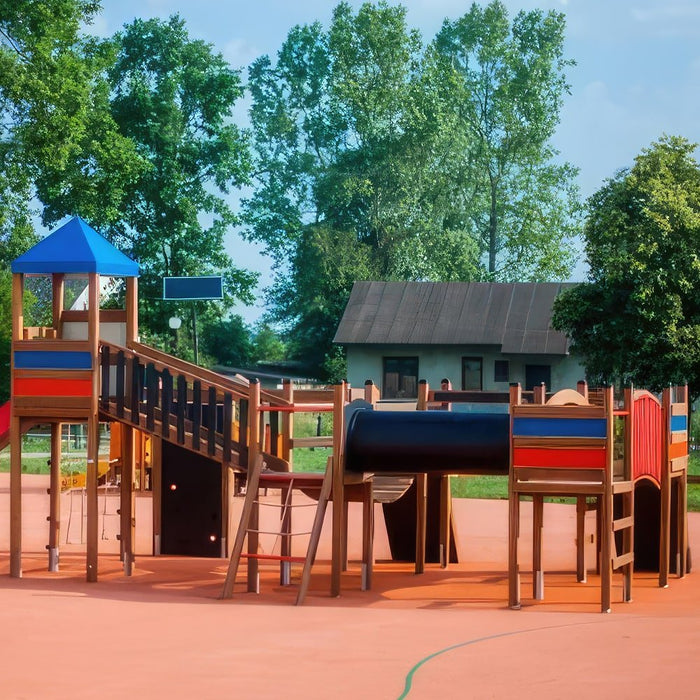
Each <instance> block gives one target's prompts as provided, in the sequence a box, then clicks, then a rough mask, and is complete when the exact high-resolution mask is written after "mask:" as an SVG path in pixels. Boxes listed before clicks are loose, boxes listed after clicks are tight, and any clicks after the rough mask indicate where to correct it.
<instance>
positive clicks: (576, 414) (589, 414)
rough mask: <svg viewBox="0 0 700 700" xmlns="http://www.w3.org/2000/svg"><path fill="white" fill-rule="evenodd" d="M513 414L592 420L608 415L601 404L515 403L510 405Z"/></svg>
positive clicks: (530, 416) (517, 416)
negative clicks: (553, 404) (551, 404)
mask: <svg viewBox="0 0 700 700" xmlns="http://www.w3.org/2000/svg"><path fill="white" fill-rule="evenodd" d="M510 411H511V415H512V416H514V417H516V418H519V417H523V418H552V417H556V418H575V419H586V420H589V419H590V420H592V419H595V418H602V419H603V420H605V416H606V415H607V414H606V412H605V410H604V409H603V408H602V407H601V406H547V405H542V406H539V405H532V404H524V405H514V406H511V407H510Z"/></svg>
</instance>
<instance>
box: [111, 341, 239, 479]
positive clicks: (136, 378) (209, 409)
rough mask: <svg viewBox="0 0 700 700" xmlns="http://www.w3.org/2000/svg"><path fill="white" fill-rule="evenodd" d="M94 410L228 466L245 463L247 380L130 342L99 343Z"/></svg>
mask: <svg viewBox="0 0 700 700" xmlns="http://www.w3.org/2000/svg"><path fill="white" fill-rule="evenodd" d="M100 362H101V370H102V372H101V391H100V410H101V411H102V412H103V413H105V414H107V415H109V416H110V417H112V418H116V419H117V420H120V421H123V422H127V423H131V424H132V425H134V426H137V427H139V428H141V429H143V430H146V431H148V432H150V433H152V434H154V435H158V436H160V437H162V438H164V439H166V440H168V441H170V442H173V443H176V444H178V445H182V446H183V447H186V448H188V449H191V450H193V451H195V452H198V453H200V454H204V455H206V456H208V457H211V458H212V459H216V460H218V461H221V462H226V463H230V464H231V465H233V466H240V467H245V466H247V456H248V449H247V432H248V431H247V427H248V426H247V423H248V384H247V381H246V380H244V379H242V378H241V379H239V378H229V377H224V376H222V375H219V374H216V373H215V372H211V371H209V370H206V369H204V368H201V367H198V366H197V365H193V364H191V363H189V362H185V361H183V360H179V359H178V358H175V357H172V356H170V355H167V354H166V353H162V352H160V351H157V350H154V349H153V348H150V347H148V346H146V345H141V344H140V343H134V344H132V346H131V347H130V348H123V347H119V346H117V345H113V344H110V343H105V342H102V343H101V344H100Z"/></svg>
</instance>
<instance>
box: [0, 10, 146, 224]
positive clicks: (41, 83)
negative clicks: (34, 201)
mask: <svg viewBox="0 0 700 700" xmlns="http://www.w3.org/2000/svg"><path fill="white" fill-rule="evenodd" d="M99 9H100V4H99V2H91V1H88V0H47V1H46V2H40V3H38V2H32V1H31V0H12V2H7V1H2V2H0V110H1V111H2V117H3V118H2V120H1V123H2V127H0V128H1V129H2V131H3V138H2V139H0V155H1V156H2V157H1V158H0V163H1V164H0V170H1V171H2V174H3V175H2V176H3V178H4V181H2V182H0V189H4V188H3V187H2V186H3V185H4V184H5V183H7V182H10V183H11V185H10V187H11V190H12V192H14V193H15V195H16V194H18V193H22V194H23V195H26V194H29V195H30V196H36V197H37V198H38V200H40V202H41V205H42V208H41V211H42V217H43V221H44V223H45V224H48V225H51V224H53V223H55V222H56V221H57V220H59V219H61V218H63V217H64V216H65V215H66V214H70V213H80V214H81V215H82V216H83V217H85V218H88V219H91V220H95V216H96V213H97V212H100V214H101V216H110V215H112V216H113V215H115V212H116V211H117V210H118V208H119V205H120V203H121V199H122V197H123V194H124V183H125V181H126V180H128V179H129V178H130V177H132V176H134V174H135V173H137V172H138V171H139V169H140V168H142V167H143V165H144V164H143V162H142V160H141V159H140V158H139V157H138V154H137V153H136V151H135V149H134V147H133V144H132V143H131V141H130V140H129V139H128V138H126V137H125V136H123V135H122V134H121V133H120V132H119V129H118V127H117V125H116V123H115V122H114V120H113V119H112V117H111V115H110V110H109V85H108V83H107V81H106V79H105V75H104V70H105V68H106V67H107V66H108V65H109V63H110V62H111V61H112V59H113V52H112V50H111V47H110V46H109V44H105V43H104V42H100V41H97V40H95V39H92V38H90V37H89V36H87V35H85V34H83V33H82V31H81V24H89V23H90V22H91V21H92V19H93V17H94V16H95V14H96V13H97V12H98V11H99ZM5 191H7V190H5ZM10 202H12V198H9V199H7V200H4V201H3V202H2V206H3V207H7V206H8V204H9V203H10Z"/></svg>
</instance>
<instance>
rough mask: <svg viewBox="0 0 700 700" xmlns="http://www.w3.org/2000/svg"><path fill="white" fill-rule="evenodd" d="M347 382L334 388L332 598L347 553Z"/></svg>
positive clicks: (335, 594) (337, 587) (336, 590)
mask: <svg viewBox="0 0 700 700" xmlns="http://www.w3.org/2000/svg"><path fill="white" fill-rule="evenodd" d="M345 391H346V385H345V382H341V383H340V384H336V385H335V386H334V387H333V403H334V406H335V409H334V411H333V488H332V497H333V537H332V542H331V546H332V557H331V596H333V597H337V596H339V595H340V577H341V573H342V569H343V552H344V551H345V546H344V544H345V536H346V533H345V528H344V517H343V511H344V503H345V490H344V489H345Z"/></svg>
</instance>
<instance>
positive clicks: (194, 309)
mask: <svg viewBox="0 0 700 700" xmlns="http://www.w3.org/2000/svg"><path fill="white" fill-rule="evenodd" d="M192 334H193V341H194V363H195V364H196V365H198V364H199V343H198V342H197V302H196V301H193V302H192Z"/></svg>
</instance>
